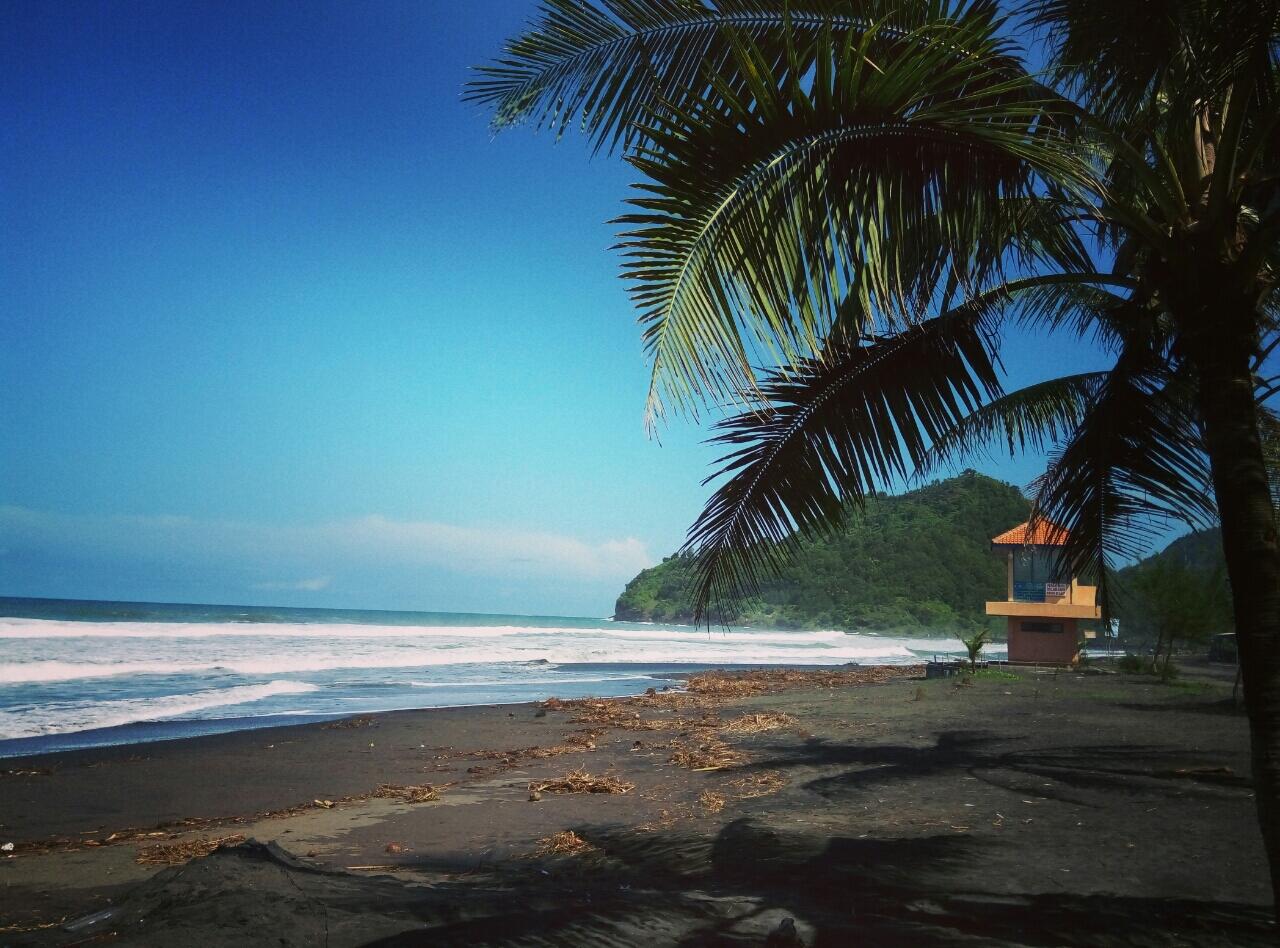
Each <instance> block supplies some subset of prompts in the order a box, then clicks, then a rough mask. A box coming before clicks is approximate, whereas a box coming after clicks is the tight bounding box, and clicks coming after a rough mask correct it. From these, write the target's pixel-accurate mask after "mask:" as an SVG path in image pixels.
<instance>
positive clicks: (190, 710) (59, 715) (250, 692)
mask: <svg viewBox="0 0 1280 948" xmlns="http://www.w3.org/2000/svg"><path fill="white" fill-rule="evenodd" d="M318 690H319V689H318V688H317V686H315V685H313V684H309V683H307V682H305V681H287V680H281V681H271V682H267V683H266V684H262V685H239V686H236V687H233V688H214V689H210V690H208V691H197V692H194V693H192V694H178V695H162V696H159V697H147V698H122V699H119V700H115V701H97V702H94V701H56V702H50V703H48V704H43V705H40V706H39V707H29V708H15V709H9V710H4V711H0V738H4V739H8V738H15V737H35V736H38V735H44V734H65V733H67V732H70V731H83V730H87V729H89V728H103V727H116V726H119V725H121V724H134V723H136V722H138V721H158V720H163V719H166V718H175V717H179V716H181V715H189V714H195V713H197V712H200V711H208V710H210V709H212V708H226V707H231V706H233V705H240V704H249V703H251V702H255V701H261V700H263V699H264V698H272V697H275V696H277V695H296V694H305V693H307V692H311V691H318Z"/></svg>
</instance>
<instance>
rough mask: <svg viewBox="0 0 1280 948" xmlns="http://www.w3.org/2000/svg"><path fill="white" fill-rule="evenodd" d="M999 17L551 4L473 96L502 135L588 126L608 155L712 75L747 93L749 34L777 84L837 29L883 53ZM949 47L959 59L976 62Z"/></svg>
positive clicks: (935, 0)
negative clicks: (854, 32)
mask: <svg viewBox="0 0 1280 948" xmlns="http://www.w3.org/2000/svg"><path fill="white" fill-rule="evenodd" d="M997 19H998V11H997V7H996V4H995V3H992V2H989V0H976V2H963V0H918V2H911V3H903V2H900V0H543V3H542V5H541V7H540V9H539V11H538V14H537V16H536V17H535V19H534V20H533V22H532V23H531V24H530V25H529V28H528V29H527V31H526V32H525V33H523V34H522V35H520V36H519V37H517V38H516V39H514V40H512V41H511V42H509V43H508V44H507V47H506V50H505V53H504V54H503V55H502V56H501V57H500V58H499V59H498V60H497V61H496V62H494V63H492V64H490V65H487V66H484V67H481V68H480V69H479V70H478V71H479V74H480V77H479V78H478V79H476V80H474V81H473V82H471V83H470V84H469V86H468V87H467V90H466V93H465V95H466V98H468V99H470V100H472V101H475V102H478V103H480V104H482V105H486V106H489V107H491V108H492V109H493V113H494V119H493V123H494V127H495V128H499V129H501V128H505V127H509V126H511V125H515V124H518V123H520V122H525V121H527V122H530V123H533V124H534V125H536V126H538V127H549V128H551V129H554V130H555V132H556V133H557V134H561V133H563V132H564V131H565V130H566V129H567V128H568V127H569V125H570V124H572V123H574V122H580V123H581V125H582V128H583V130H584V132H585V133H586V134H587V135H588V136H589V137H590V138H591V139H592V140H593V141H594V143H595V146H596V147H597V148H602V147H607V148H613V147H617V146H618V145H619V144H623V145H631V144H635V143H637V142H640V141H643V138H644V127H643V126H644V124H645V122H646V121H647V120H648V116H650V115H651V114H652V113H653V112H655V111H658V110H660V109H661V108H662V107H663V106H664V105H665V104H666V103H673V102H674V103H679V102H681V101H683V100H684V98H685V97H686V96H689V95H698V94H702V93H706V92H707V91H708V90H709V84H708V80H709V77H710V76H713V75H714V76H719V77H720V78H721V80H722V81H723V82H725V83H726V84H727V85H728V86H729V87H730V88H738V87H740V86H741V84H742V81H743V78H744V77H743V75H742V73H741V72H740V71H739V69H738V67H739V65H740V63H739V61H738V60H737V59H736V57H735V55H734V42H735V37H737V36H746V37H749V38H750V39H751V40H752V41H753V42H755V43H756V44H758V45H759V47H760V48H761V49H762V50H763V51H764V52H765V55H766V58H767V61H768V63H769V66H770V75H782V74H783V73H785V72H787V71H790V72H792V73H793V75H795V76H804V75H805V74H806V73H807V72H808V71H809V69H810V68H811V67H812V65H813V58H812V56H813V46H812V44H813V42H814V41H815V40H816V39H817V37H818V36H819V35H820V34H821V33H823V32H825V31H831V30H836V31H844V30H849V29H855V28H856V29H860V30H865V31H868V32H870V33H871V34H872V37H873V46H874V47H876V48H878V47H879V46H880V45H882V44H886V43H896V42H901V41H902V40H903V39H904V38H905V37H907V36H913V37H914V38H915V40H916V41H920V42H923V41H928V38H926V37H925V36H924V35H922V34H921V33H920V32H919V29H920V27H922V26H924V25H925V24H934V25H935V26H941V25H943V24H947V23H950V22H952V21H957V20H967V21H978V20H985V21H988V22H994V21H995V20H997ZM784 32H785V33H787V34H789V35H788V38H787V39H785V40H784V38H783V35H784ZM931 39H933V40H936V39H938V36H937V34H936V33H935V34H934V35H933V37H932V38H931ZM946 42H947V43H948V44H949V46H950V49H951V51H952V55H953V56H963V55H965V54H966V51H965V50H964V49H963V48H962V47H961V46H960V45H959V44H958V42H957V41H955V40H954V39H946ZM1006 65H1007V67H1008V68H1010V69H1017V68H1019V67H1017V64H1016V62H1015V60H1013V59H1009V60H1008V62H1007V63H1006Z"/></svg>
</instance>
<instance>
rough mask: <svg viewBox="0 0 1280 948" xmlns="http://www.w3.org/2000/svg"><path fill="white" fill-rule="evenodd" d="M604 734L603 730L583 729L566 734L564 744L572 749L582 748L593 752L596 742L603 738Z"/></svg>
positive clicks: (596, 728) (597, 728)
mask: <svg viewBox="0 0 1280 948" xmlns="http://www.w3.org/2000/svg"><path fill="white" fill-rule="evenodd" d="M604 733H605V730H604V728H600V727H592V728H585V729H583V730H581V731H574V732H573V733H572V734H566V735H565V738H564V742H565V743H566V744H568V745H570V746H572V747H583V748H586V749H587V750H595V749H596V740H597V739H599V738H600V737H601V736H603V735H604Z"/></svg>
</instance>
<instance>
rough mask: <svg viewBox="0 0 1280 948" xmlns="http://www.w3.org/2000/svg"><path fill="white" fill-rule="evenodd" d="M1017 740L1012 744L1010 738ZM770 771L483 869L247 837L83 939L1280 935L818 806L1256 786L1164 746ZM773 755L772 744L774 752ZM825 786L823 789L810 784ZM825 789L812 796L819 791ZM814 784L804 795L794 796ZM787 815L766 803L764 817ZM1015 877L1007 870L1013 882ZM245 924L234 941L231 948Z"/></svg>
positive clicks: (55, 939)
mask: <svg viewBox="0 0 1280 948" xmlns="http://www.w3.org/2000/svg"><path fill="white" fill-rule="evenodd" d="M1004 746H1005V747H1006V748H1007V743H1006V744H1005V745H1004ZM759 749H760V750H761V751H763V753H762V754H760V755H759V757H760V760H759V763H758V764H755V765H753V766H756V767H760V768H767V769H776V770H786V771H789V772H790V773H791V775H792V777H793V778H794V779H793V782H792V787H791V789H790V790H788V791H787V792H786V793H784V794H783V795H782V796H780V797H775V798H768V799H767V800H761V801H757V805H753V806H748V807H746V808H745V811H746V812H747V813H749V814H753V815H748V816H744V817H743V818H740V819H737V820H735V821H733V822H730V823H728V824H725V825H722V826H720V827H719V828H718V829H716V830H715V831H714V832H713V831H711V830H710V829H708V828H707V827H706V824H699V823H698V822H697V821H694V822H688V823H685V824H681V825H678V826H675V827H671V828H668V829H665V830H655V831H651V832H640V831H637V830H635V829H632V828H628V827H619V826H592V825H585V826H575V827H572V828H573V829H574V830H575V831H576V832H577V833H578V834H579V835H580V836H582V837H583V838H584V839H586V840H587V841H589V842H590V843H592V844H593V845H594V846H595V847H597V848H596V850H595V851H593V852H591V853H589V854H587V855H583V856H578V857H553V858H544V859H538V860H533V859H513V860H508V861H505V862H498V863H494V864H490V865H483V866H479V867H477V866H476V865H475V864H474V862H473V863H472V864H471V866H470V867H465V869H464V867H463V866H461V865H459V864H458V863H457V862H456V861H453V860H446V859H443V858H440V859H437V858H433V857H432V856H430V855H428V854H422V855H419V856H415V857H414V858H413V859H412V860H411V861H410V862H407V863H402V864H401V866H400V868H402V869H409V870H413V871H415V872H416V873H419V874H420V875H419V876H418V878H419V879H423V878H425V879H427V880H429V881H428V882H422V881H414V882H410V881H406V880H405V879H404V877H395V876H390V875H382V876H372V877H371V876H368V875H360V874H355V873H348V872H335V871H330V870H326V869H321V868H317V867H315V866H312V865H309V864H307V863H305V862H303V861H299V860H297V859H294V858H293V857H291V856H290V855H289V854H288V853H286V852H284V851H283V850H280V849H278V848H277V847H275V846H274V845H268V846H264V845H261V844H258V843H253V842H250V843H247V844H244V845H241V846H238V847H235V848H231V849H225V850H220V851H218V852H216V853H214V854H213V855H212V856H209V857H207V858H205V859H200V860H196V861H193V862H191V863H189V864H187V865H186V866H182V867H175V868H173V869H168V870H165V871H163V872H161V873H159V874H158V875H156V876H155V877H154V878H153V879H151V880H149V881H148V882H146V883H144V884H142V885H140V886H139V887H138V888H137V889H136V890H134V891H133V892H132V893H130V894H129V895H128V896H127V897H126V898H125V899H123V900H122V902H121V903H120V906H119V908H118V909H117V911H116V913H115V914H114V915H113V916H112V917H111V918H110V919H108V920H105V921H102V922H99V923H96V924H95V925H93V926H89V927H87V929H86V930H84V931H81V932H78V933H76V934H75V935H74V936H72V935H70V934H69V933H67V932H65V931H59V932H46V933H41V934H39V935H33V936H31V939H30V941H28V942H25V943H27V944H40V945H48V944H67V943H70V942H77V941H83V940H84V939H85V938H95V937H96V936H105V935H108V933H111V934H112V937H109V938H108V939H107V940H109V941H110V943H112V944H116V945H143V944H145V945H159V944H173V945H177V944H226V943H232V942H233V943H235V944H237V945H249V946H252V945H263V946H266V945H271V946H275V948H279V946H292V945H332V946H339V945H342V946H347V945H351V946H354V945H364V944H368V945H379V946H427V945H430V946H450V945H466V946H479V945H511V946H531V948H532V946H550V945H572V946H577V945H588V946H599V948H607V946H634V945H640V946H646V948H648V946H658V945H680V946H696V945H707V946H716V945H720V946H730V945H763V944H765V941H766V938H767V936H768V933H769V932H771V931H772V930H773V929H775V928H776V927H777V925H778V922H779V921H780V920H781V919H783V918H785V917H788V916H790V917H793V918H795V919H796V920H797V923H798V926H799V928H800V931H801V933H802V935H803V936H804V937H805V939H806V942H807V943H808V944H809V945H810V946H841V948H844V946H855V945H856V946H874V945H903V946H907V945H910V946H917V945H922V946H923V945H943V946H951V945H954V946H960V945H965V946H972V945H1017V946H1036V948H1040V946H1043V948H1050V946H1080V948H1084V946H1090V948H1092V946H1102V948H1106V946H1121V945H1124V946H1152V948H1154V946H1175V945H1178V946H1185V945H1198V946H1219V945H1221V946H1227V945H1232V946H1240V945H1244V946H1252V945H1258V946H1262V945H1272V944H1274V943H1275V940H1276V933H1275V927H1274V925H1273V924H1272V921H1271V918H1270V913H1269V912H1268V911H1266V910H1265V909H1263V908H1261V907H1259V906H1258V905H1255V904H1245V903H1235V902H1230V901H1209V900H1193V899H1159V898H1139V897H1123V896H1110V895H1101V894H1093V895H1081V894H1069V893H1046V892H1031V893H1015V894H1010V892H1009V891H1008V887H1007V886H1006V887H1005V888H1003V889H1001V888H1000V887H998V886H996V885H993V884H992V881H993V880H988V879H986V878H984V877H983V876H982V875H981V874H979V873H978V872H977V871H976V869H975V867H976V866H979V865H982V864H984V861H985V858H986V857H987V856H990V855H992V854H993V852H994V851H995V849H997V848H998V847H1002V846H1006V845H1009V844H1008V843H1006V842H1005V841H1004V840H1002V839H1001V838H999V837H990V836H987V837H975V836H970V835H959V834H954V833H952V834H945V835H919V836H913V837H910V838H879V839H875V838H869V837H867V836H866V835H863V836H860V837H858V838H851V837H850V836H848V835H842V834H841V832H840V829H839V823H838V822H831V823H829V824H828V829H826V830H824V829H822V828H820V826H819V825H818V824H817V823H816V822H815V820H814V819H806V820H801V819H800V818H801V817H819V818H821V817H822V816H823V815H824V814H827V815H832V817H833V819H835V820H837V821H838V816H839V813H841V812H842V811H844V810H845V809H847V808H848V807H847V806H846V804H848V805H850V806H851V805H852V804H853V803H854V801H856V800H857V799H859V798H865V795H866V793H867V790H868V788H871V787H874V786H885V785H886V784H890V783H901V782H905V783H910V782H912V781H919V780H923V779H926V778H929V777H932V776H936V775H938V774H940V773H946V772H948V771H958V772H962V773H964V774H965V775H971V776H976V777H977V778H978V779H980V780H985V781H987V782H988V783H989V784H991V785H992V786H1002V787H1005V786H1008V785H1009V784H1010V783H1011V782H1014V783H1016V782H1017V781H1019V780H1024V779H1025V778H1027V777H1036V778H1041V777H1048V778H1051V782H1052V785H1053V789H1044V787H1043V783H1044V782H1043V781H1039V783H1040V787H1041V789H1042V791H1043V793H1042V795H1043V796H1045V797H1050V796H1054V795H1056V796H1057V797H1058V798H1061V799H1066V800H1068V801H1069V802H1072V803H1074V804H1076V805H1089V803H1088V801H1089V800H1090V799H1093V798H1095V797H1096V795H1097V794H1099V793H1116V792H1136V791H1135V787H1140V789H1141V792H1143V793H1156V794H1160V793H1162V792H1164V790H1163V789H1162V788H1164V787H1168V788H1170V789H1169V790H1168V792H1169V793H1177V794H1179V795H1186V794H1188V793H1192V794H1197V795H1201V794H1203V795H1215V794H1226V793H1231V794H1239V793H1240V792H1241V790H1240V789H1239V788H1236V787H1228V786H1217V785H1200V784H1198V783H1196V782H1195V781H1192V780H1187V779H1177V769H1176V768H1177V765H1178V763H1179V760H1180V758H1178V757H1177V756H1176V755H1172V754H1169V753H1167V752H1166V751H1164V750H1162V749H1160V748H1155V747H1143V748H1135V747H1133V746H1125V747H1120V746H1110V745H1098V746H1072V747H1052V748H1040V749H1035V750H1022V751H1017V750H1014V751H1010V750H1007V749H1001V748H1000V747H997V746H994V743H993V742H991V741H989V740H988V738H987V737H986V736H985V735H983V734H981V733H977V732H963V731H954V732H948V733H945V734H943V735H941V736H940V737H939V739H938V741H937V743H936V744H934V745H932V746H906V745H892V744H890V745H873V746H866V745H854V744H847V743H836V742H824V741H818V740H812V741H808V742H806V743H805V744H803V745H801V746H800V747H798V748H797V747H796V746H795V745H794V744H792V745H786V746H785V747H784V746H783V745H776V746H774V747H772V748H771V747H770V745H769V744H768V743H764V742H762V744H761V745H760V746H759ZM771 749H772V750H773V751H774V753H773V754H772V756H770V754H769V751H770V750H771ZM804 791H808V792H809V793H804ZM810 793H812V794H817V804H816V806H815V805H814V800H815V798H814V797H813V796H810V795H809V794H810ZM796 794H803V797H804V799H803V802H802V803H801V804H800V805H799V806H797V805H795V804H796V800H795V795H796ZM765 809H768V810H770V811H772V812H771V813H770V814H766V813H764V812H763V811H764V810H765ZM1005 881H1006V882H1007V880H1005ZM228 936H230V938H231V941H230V942H229V941H228Z"/></svg>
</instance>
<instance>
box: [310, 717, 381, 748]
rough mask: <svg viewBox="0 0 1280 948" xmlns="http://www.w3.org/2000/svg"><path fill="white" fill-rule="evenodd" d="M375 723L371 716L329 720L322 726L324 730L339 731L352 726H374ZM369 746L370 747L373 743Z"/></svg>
mask: <svg viewBox="0 0 1280 948" xmlns="http://www.w3.org/2000/svg"><path fill="white" fill-rule="evenodd" d="M377 723H378V722H377V721H376V720H374V719H373V718H371V717H358V718H343V719H342V720H341V721H330V722H329V723H328V724H325V725H324V726H323V727H324V730H326V731H340V730H348V729H352V728H361V727H374V726H376V725H377ZM369 746H371V747H372V746H373V745H369Z"/></svg>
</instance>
